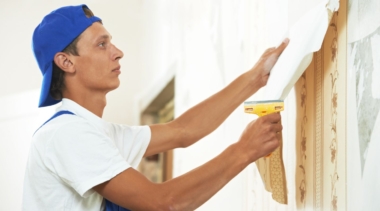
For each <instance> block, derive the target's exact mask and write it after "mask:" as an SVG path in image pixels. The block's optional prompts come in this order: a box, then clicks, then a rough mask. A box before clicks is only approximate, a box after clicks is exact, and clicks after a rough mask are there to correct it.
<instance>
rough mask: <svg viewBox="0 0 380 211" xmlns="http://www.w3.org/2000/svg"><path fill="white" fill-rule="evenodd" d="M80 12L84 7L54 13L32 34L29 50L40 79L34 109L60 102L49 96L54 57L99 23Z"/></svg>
mask: <svg viewBox="0 0 380 211" xmlns="http://www.w3.org/2000/svg"><path fill="white" fill-rule="evenodd" d="M83 8H88V7H87V6H86V5H85V4H82V5H78V6H67V7H61V8H59V9H57V10H54V11H53V12H51V13H50V14H48V15H46V16H45V17H44V18H43V20H42V21H41V23H40V24H39V25H38V26H37V27H36V29H35V30H34V33H33V41H32V48H33V53H34V56H35V58H36V60H37V63H38V66H39V68H40V70H41V73H42V76H43V79H42V86H41V94H40V101H39V104H38V107H44V106H50V105H54V104H56V103H58V102H60V101H61V100H55V99H54V98H53V97H52V96H51V95H50V93H49V90H50V85H51V79H52V73H53V59H54V56H55V54H56V53H58V52H61V51H63V50H64V49H65V48H66V47H67V46H68V45H69V44H70V43H71V42H72V41H74V39H75V38H77V37H78V36H79V35H80V34H82V32H83V31H84V30H86V29H87V28H88V27H89V26H91V25H92V24H93V23H94V22H97V21H101V19H100V18H98V17H96V16H93V17H90V18H87V17H86V15H85V13H84V11H83Z"/></svg>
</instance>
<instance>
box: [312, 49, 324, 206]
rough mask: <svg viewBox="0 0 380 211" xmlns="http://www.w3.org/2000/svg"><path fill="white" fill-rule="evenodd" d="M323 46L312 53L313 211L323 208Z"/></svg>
mask: <svg viewBox="0 0 380 211" xmlns="http://www.w3.org/2000/svg"><path fill="white" fill-rule="evenodd" d="M323 45H324V44H322V46H321V49H320V50H319V51H318V52H315V53H314V80H315V81H314V86H315V87H314V91H315V95H314V96H315V112H314V114H315V117H314V121H315V122H314V125H315V134H314V174H313V177H314V178H313V181H314V191H315V194H314V200H313V201H314V210H322V208H323V179H322V178H323V151H322V150H323V141H322V140H323V72H324V68H323V67H324V64H323V51H324V47H323Z"/></svg>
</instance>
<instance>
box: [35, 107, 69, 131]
mask: <svg viewBox="0 0 380 211" xmlns="http://www.w3.org/2000/svg"><path fill="white" fill-rule="evenodd" d="M62 114H71V115H75V114H74V113H73V112H71V111H58V112H57V113H55V114H54V115H53V116H52V117H50V119H48V120H47V121H46V122H45V123H43V124H42V125H41V126H40V127H39V128H38V129H37V130H36V131H35V132H34V134H36V132H37V131H38V130H39V129H41V127H43V126H44V125H46V123H48V122H50V121H51V120H52V119H54V118H56V117H57V116H61V115H62Z"/></svg>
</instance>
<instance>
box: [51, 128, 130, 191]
mask: <svg viewBox="0 0 380 211" xmlns="http://www.w3.org/2000/svg"><path fill="white" fill-rule="evenodd" d="M45 155H46V159H45V165H46V166H47V168H48V169H49V170H51V171H52V172H54V173H55V174H57V176H58V177H60V178H61V179H62V180H63V181H64V182H65V183H67V184H68V185H69V186H71V187H72V188H74V189H75V190H76V191H77V192H78V194H80V195H81V196H83V197H87V196H89V195H90V194H91V193H92V192H93V190H92V188H93V187H94V186H96V185H98V184H101V183H103V182H105V181H108V180H110V179H111V178H113V177H115V176H116V175H117V174H119V173H121V172H122V171H124V170H125V169H127V168H129V167H131V165H130V164H129V163H128V162H127V161H126V160H125V159H124V158H123V157H122V156H121V154H120V153H119V150H118V149H117V147H116V146H115V144H114V142H113V141H112V140H111V139H110V138H109V137H108V136H106V135H104V134H103V133H101V132H99V131H98V130H97V129H96V128H95V127H94V126H92V125H90V124H89V123H87V122H84V121H83V122H82V121H78V122H74V123H70V124H66V125H64V126H62V127H60V128H59V129H58V130H57V131H56V133H55V134H54V136H53V137H52V139H51V140H50V141H49V142H48V144H47V147H46V152H45Z"/></svg>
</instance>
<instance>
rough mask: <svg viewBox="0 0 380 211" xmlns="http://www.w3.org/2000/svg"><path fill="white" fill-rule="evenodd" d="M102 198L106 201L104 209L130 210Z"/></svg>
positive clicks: (109, 210) (115, 210)
mask: <svg viewBox="0 0 380 211" xmlns="http://www.w3.org/2000/svg"><path fill="white" fill-rule="evenodd" d="M104 200H105V201H106V211H130V210H129V209H125V208H123V207H120V206H119V205H117V204H115V203H112V202H111V201H108V200H107V199H104Z"/></svg>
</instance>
